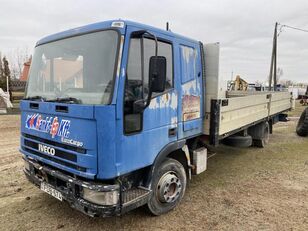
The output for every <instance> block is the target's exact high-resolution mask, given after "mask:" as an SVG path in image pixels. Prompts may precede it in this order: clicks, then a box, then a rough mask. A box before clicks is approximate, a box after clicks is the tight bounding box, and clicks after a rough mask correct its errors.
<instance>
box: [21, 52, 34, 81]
mask: <svg viewBox="0 0 308 231" xmlns="http://www.w3.org/2000/svg"><path fill="white" fill-rule="evenodd" d="M31 60H32V58H31V57H30V58H29V60H28V61H27V62H25V63H24V68H23V70H22V73H21V75H20V79H19V80H20V81H25V82H26V81H27V80H28V75H29V70H30V65H31Z"/></svg>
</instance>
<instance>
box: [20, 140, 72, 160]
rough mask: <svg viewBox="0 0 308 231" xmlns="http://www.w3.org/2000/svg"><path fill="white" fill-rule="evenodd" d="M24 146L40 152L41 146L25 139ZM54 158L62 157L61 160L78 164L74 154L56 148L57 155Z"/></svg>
mask: <svg viewBox="0 0 308 231" xmlns="http://www.w3.org/2000/svg"><path fill="white" fill-rule="evenodd" d="M24 144H25V146H27V147H31V148H34V149H36V150H39V148H38V146H39V144H38V143H36V142H33V141H31V140H26V139H25V142H24ZM54 156H57V157H60V158H63V159H66V160H70V161H73V162H77V156H76V155H74V154H72V153H68V152H64V151H62V150H59V149H57V148H55V155H54Z"/></svg>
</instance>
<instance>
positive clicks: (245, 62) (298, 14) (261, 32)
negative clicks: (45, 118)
mask: <svg viewBox="0 0 308 231" xmlns="http://www.w3.org/2000/svg"><path fill="white" fill-rule="evenodd" d="M0 12H1V14H0V15H1V20H0V51H2V53H4V54H6V53H10V52H12V50H14V49H16V48H23V47H28V49H29V51H31V52H32V51H33V47H34V45H35V43H36V41H37V40H39V39H40V38H42V37H44V36H46V35H49V34H53V33H56V32H59V31H62V30H66V29H70V28H73V27H78V26H82V25H86V24H89V23H93V22H98V21H104V20H109V19H118V18H121V19H129V20H133V21H138V22H141V23H145V24H149V25H153V26H156V27H160V28H165V23H166V21H168V22H169V23H170V28H171V30H172V31H173V32H176V33H179V34H183V35H185V36H187V37H191V38H194V39H197V40H201V41H203V42H205V43H208V42H220V43H221V63H220V74H221V76H223V78H224V79H230V78H231V73H232V71H233V76H235V75H236V74H240V75H241V76H242V77H243V78H244V79H247V80H248V81H251V82H253V81H255V80H259V81H264V80H266V78H267V76H268V73H269V67H270V58H271V49H272V37H273V30H274V24H275V22H276V21H278V22H280V23H281V24H287V25H291V26H295V27H300V28H304V29H308V1H307V0H292V1H282V0H280V1H278V0H275V1H270V0H265V1H264V0H254V1H250V0H216V1H210V0H200V1H199V0H198V1H193V0H190V1H188V0H186V1H183V0H177V1H176V0H175V1H171V0H156V1H141V0H131V1H115V0H108V1H107V0H88V1H86V0H84V1H81V0H53V1H50V0H49V1H46V0H28V1H21V0H20V1H18V0H11V1H8V0H0ZM278 44H279V46H278V66H279V67H281V68H282V69H283V76H282V77H281V78H282V79H291V80H293V81H296V82H308V33H304V32H300V31H295V30H291V29H287V28H285V29H284V30H283V32H282V33H281V34H280V36H279V40H278Z"/></svg>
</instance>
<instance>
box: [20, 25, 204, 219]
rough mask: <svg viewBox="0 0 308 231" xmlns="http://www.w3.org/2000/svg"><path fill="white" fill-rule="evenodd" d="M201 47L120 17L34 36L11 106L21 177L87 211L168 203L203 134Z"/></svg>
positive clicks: (159, 209)
mask: <svg viewBox="0 0 308 231" xmlns="http://www.w3.org/2000/svg"><path fill="white" fill-rule="evenodd" d="M202 49H203V47H202V43H200V42H198V41H196V40H193V39H189V38H186V37H183V36H180V35H177V34H174V33H172V32H170V31H165V30H161V29H157V28H154V27H151V26H146V25H143V24H139V23H135V22H130V21H124V20H116V21H106V22H100V23H96V24H92V25H88V26H84V27H80V28H75V29H72V30H68V31H64V32H61V33H57V34H54V35H51V36H48V37H45V38H43V39H41V40H40V41H39V42H37V44H36V47H35V52H34V55H33V61H32V65H31V69H30V75H29V80H28V84H27V89H26V96H25V99H24V100H23V101H22V102H21V106H20V107H21V147H20V151H21V153H22V156H23V159H24V160H25V168H24V172H25V174H26V176H27V177H28V179H29V180H30V181H31V182H32V183H34V184H35V185H37V186H38V187H40V188H41V189H42V190H44V191H45V192H47V193H49V194H51V195H52V196H54V197H56V198H57V199H59V200H65V201H67V202H69V203H70V204H71V206H72V207H74V208H76V209H78V210H80V211H82V212H83V213H86V214H87V215H90V216H111V215H119V214H122V213H124V212H126V211H128V210H131V209H133V208H136V207H139V206H141V205H144V204H147V205H148V207H149V209H150V211H151V212H152V213H153V214H155V215H160V214H162V213H165V212H168V211H169V210H171V209H173V208H174V207H175V206H176V205H177V204H178V203H179V201H180V200H181V198H182V197H183V195H184V193H185V188H186V184H187V180H188V178H189V177H190V175H191V170H192V167H191V166H192V165H191V161H190V159H191V155H192V154H191V153H190V152H189V150H188V143H190V142H193V140H194V139H195V137H198V136H199V135H200V134H202V130H203V115H204V110H203V107H202V106H201V105H202V103H203V94H204V90H203V89H204V88H203V87H202V81H203V77H204V70H203V68H202V65H203V64H202V62H203V52H202ZM200 153H203V156H204V153H205V150H201V151H200Z"/></svg>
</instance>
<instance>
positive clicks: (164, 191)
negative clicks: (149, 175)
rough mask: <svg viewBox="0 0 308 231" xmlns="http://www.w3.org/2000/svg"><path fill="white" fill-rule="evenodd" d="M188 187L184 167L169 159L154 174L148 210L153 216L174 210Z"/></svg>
mask: <svg viewBox="0 0 308 231" xmlns="http://www.w3.org/2000/svg"><path fill="white" fill-rule="evenodd" d="M186 185H187V177H186V173H185V169H184V167H183V165H182V164H181V163H180V162H178V161H177V160H174V159H167V160H166V161H164V162H163V163H162V164H161V165H160V166H159V167H158V168H157V169H156V171H155V172H154V176H153V182H152V194H151V198H150V200H149V202H148V208H149V210H150V212H151V213H152V214H153V215H156V216H158V215H161V214H164V213H167V212H169V211H170V210H172V209H174V208H175V207H176V206H177V205H178V204H179V203H180V201H181V200H182V198H183V196H184V194H185V190H186Z"/></svg>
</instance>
